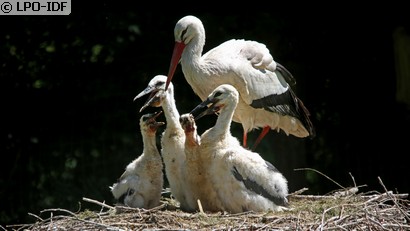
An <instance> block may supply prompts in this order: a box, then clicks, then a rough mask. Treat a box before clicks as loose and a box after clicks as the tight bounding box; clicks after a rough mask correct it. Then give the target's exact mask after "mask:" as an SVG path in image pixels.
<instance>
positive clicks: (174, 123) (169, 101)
mask: <svg viewBox="0 0 410 231" xmlns="http://www.w3.org/2000/svg"><path fill="white" fill-rule="evenodd" d="M162 109H163V111H164V115H165V119H166V120H167V128H181V124H180V123H179V112H178V109H177V107H176V104H175V99H174V92H173V91H172V89H171V88H168V91H167V95H166V97H165V99H164V101H163V102H162ZM181 129H182V128H181Z"/></svg>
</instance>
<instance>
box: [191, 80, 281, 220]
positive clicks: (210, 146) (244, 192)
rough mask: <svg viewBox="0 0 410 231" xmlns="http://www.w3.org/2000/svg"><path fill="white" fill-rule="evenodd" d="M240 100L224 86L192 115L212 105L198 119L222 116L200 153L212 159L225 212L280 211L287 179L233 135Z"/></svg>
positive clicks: (215, 184)
mask: <svg viewBox="0 0 410 231" xmlns="http://www.w3.org/2000/svg"><path fill="white" fill-rule="evenodd" d="M238 100H239V93H238V91H237V90H236V89H235V88H234V87H233V86H231V85H228V84H223V85H221V86H219V87H217V88H216V89H215V90H214V91H213V92H212V93H211V94H210V95H209V97H208V98H207V99H206V100H205V101H204V102H203V103H201V104H200V105H198V106H197V107H196V108H195V109H194V110H193V111H192V112H191V113H195V111H197V110H199V109H200V108H203V107H206V106H207V105H209V108H208V109H207V110H205V111H204V112H202V113H201V114H199V115H198V116H197V117H196V119H199V118H201V117H202V116H204V115H207V114H213V113H219V116H218V119H217V121H216V123H215V126H214V127H212V128H210V129H208V130H206V131H205V132H204V133H203V134H202V135H201V145H200V146H199V148H198V150H197V152H198V153H201V154H204V153H211V154H212V156H213V162H212V163H211V164H209V166H208V172H209V174H210V176H211V181H212V184H213V187H214V189H215V190H216V192H217V194H218V196H219V198H220V200H221V201H222V202H223V206H224V210H225V211H228V212H231V213H240V212H245V211H256V212H261V211H268V210H272V211H281V210H283V209H285V208H286V207H287V205H288V201H287V198H286V197H287V195H288V185H287V180H286V179H285V177H284V176H283V175H282V174H281V173H280V172H279V171H278V170H277V169H276V168H275V167H274V166H273V165H272V164H271V163H269V162H267V161H265V160H264V159H263V158H262V157H261V156H260V155H259V154H258V153H256V152H253V151H250V150H248V149H246V148H244V147H242V146H241V145H240V143H239V141H238V140H237V139H236V138H235V137H233V136H232V135H231V132H230V125H231V121H232V116H233V114H234V110H235V107H236V105H237V104H238Z"/></svg>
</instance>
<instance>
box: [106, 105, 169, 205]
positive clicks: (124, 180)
mask: <svg viewBox="0 0 410 231" xmlns="http://www.w3.org/2000/svg"><path fill="white" fill-rule="evenodd" d="M159 114H161V113H156V114H146V115H143V116H141V118H140V129H141V135H142V139H143V144H144V150H143V153H142V154H141V155H140V156H139V157H137V158H136V159H135V160H133V161H132V162H131V163H129V164H128V165H127V167H126V169H125V172H124V173H123V174H122V175H121V177H120V178H119V179H118V182H117V183H115V184H113V186H112V187H110V188H111V192H112V194H113V196H114V198H115V199H117V200H118V201H119V203H121V204H124V205H126V206H129V207H133V208H145V209H149V208H153V207H156V206H158V205H159V204H160V199H161V192H162V187H163V183H164V178H163V177H164V176H163V172H162V169H163V164H162V158H161V155H160V153H159V151H158V149H157V145H156V132H157V129H158V127H159V126H161V125H163V124H165V123H163V122H157V121H156V120H155V119H156V117H157V116H158V115H159Z"/></svg>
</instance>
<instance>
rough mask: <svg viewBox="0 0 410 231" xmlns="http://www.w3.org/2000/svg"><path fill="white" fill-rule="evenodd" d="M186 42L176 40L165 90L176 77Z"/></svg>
mask: <svg viewBox="0 0 410 231" xmlns="http://www.w3.org/2000/svg"><path fill="white" fill-rule="evenodd" d="M185 46H186V45H185V44H184V43H183V42H175V46H174V51H173V52H172V58H171V63H170V65H169V71H168V78H167V83H166V84H165V91H166V90H168V86H169V83H170V82H171V80H172V78H173V77H174V73H175V69H177V66H178V63H179V60H180V59H181V55H182V52H183V51H184V48H185Z"/></svg>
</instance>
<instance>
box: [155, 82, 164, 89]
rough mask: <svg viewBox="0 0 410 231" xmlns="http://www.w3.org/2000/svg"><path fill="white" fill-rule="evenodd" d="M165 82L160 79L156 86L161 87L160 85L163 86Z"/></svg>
mask: <svg viewBox="0 0 410 231" xmlns="http://www.w3.org/2000/svg"><path fill="white" fill-rule="evenodd" d="M164 84H165V82H162V81H158V82H157V83H156V84H155V87H156V88H159V87H161V86H162V85H164Z"/></svg>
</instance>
